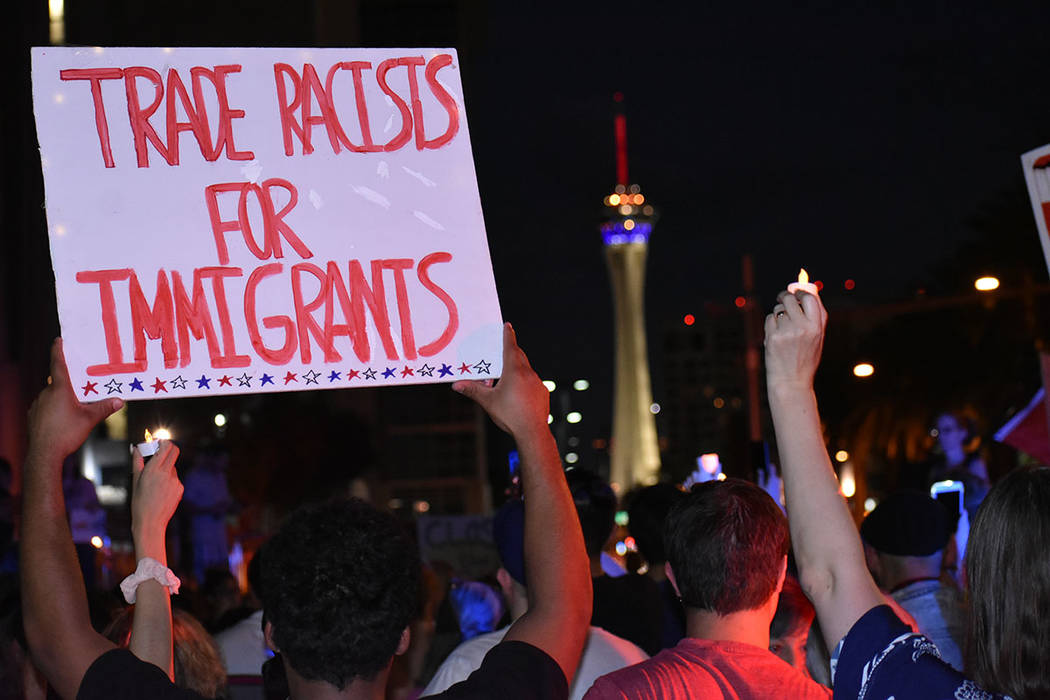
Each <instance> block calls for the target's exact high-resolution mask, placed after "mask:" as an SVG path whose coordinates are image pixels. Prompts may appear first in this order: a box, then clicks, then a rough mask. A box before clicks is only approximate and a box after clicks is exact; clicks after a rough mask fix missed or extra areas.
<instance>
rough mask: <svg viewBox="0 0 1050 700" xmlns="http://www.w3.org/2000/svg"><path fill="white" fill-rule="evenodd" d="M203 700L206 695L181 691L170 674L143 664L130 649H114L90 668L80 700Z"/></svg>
mask: <svg viewBox="0 0 1050 700" xmlns="http://www.w3.org/2000/svg"><path fill="white" fill-rule="evenodd" d="M96 698H97V700H132V699H133V698H148V699H149V700H201V698H202V696H201V695H198V694H197V693H195V692H193V691H192V690H186V689H184V688H178V687H176V686H175V684H173V683H172V682H171V681H170V680H168V675H167V674H166V673H164V671H161V670H160V669H159V668H157V667H156V666H154V665H153V664H151V663H147V662H145V661H142V660H141V659H139V658H138V657H137V656H135V655H134V654H132V653H131V652H130V651H128V650H127V649H112V650H110V651H107V652H106V653H105V654H103V655H102V656H100V657H98V658H97V659H95V662H94V663H93V664H91V666H89V667H88V670H87V673H85V674H84V678H83V680H81V681H80V690H78V691H77V700H95V699H96Z"/></svg>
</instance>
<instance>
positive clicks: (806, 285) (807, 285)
mask: <svg viewBox="0 0 1050 700" xmlns="http://www.w3.org/2000/svg"><path fill="white" fill-rule="evenodd" d="M800 290H801V291H803V292H809V293H810V294H812V295H813V296H817V292H819V291H820V290H819V289H817V285H815V284H813V283H812V282H810V281H809V273H808V272H806V268H802V269H801V270H799V271H798V282H792V283H791V284H789V285H788V291H789V292H791V293H792V294H794V293H795V292H798V291H800Z"/></svg>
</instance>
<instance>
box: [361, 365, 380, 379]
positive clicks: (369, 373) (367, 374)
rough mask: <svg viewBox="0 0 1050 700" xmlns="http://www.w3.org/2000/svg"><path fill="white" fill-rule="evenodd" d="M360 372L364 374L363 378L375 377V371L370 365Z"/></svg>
mask: <svg viewBox="0 0 1050 700" xmlns="http://www.w3.org/2000/svg"><path fill="white" fill-rule="evenodd" d="M361 374H363V375H364V377H365V379H375V378H376V371H375V370H374V369H372V368H371V367H369V368H368V369H366V370H365V371H364V372H362V373H361Z"/></svg>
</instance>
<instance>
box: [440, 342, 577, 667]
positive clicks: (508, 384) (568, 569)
mask: <svg viewBox="0 0 1050 700" xmlns="http://www.w3.org/2000/svg"><path fill="white" fill-rule="evenodd" d="M452 388H453V389H455V390H456V391H458V392H460V393H462V394H464V395H465V396H469V397H470V398H472V399H474V400H475V401H477V402H478V403H479V404H480V405H481V407H482V408H484V409H485V411H486V412H487V413H488V414H489V416H491V418H492V420H493V421H494V422H495V423H496V425H498V426H499V427H500V428H502V429H503V430H505V431H507V432H508V433H510V434H511V436H512V437H513V438H514V441H515V442H516V443H517V445H518V451H519V453H520V454H521V479H522V487H523V495H524V502H525V571H526V574H525V575H526V577H527V582H526V583H527V588H528V592H529V609H528V612H526V613H525V614H524V615H522V616H521V617H520V618H518V619H517V621H515V622H514V624H513V625H512V626H511V628H510V630H509V631H508V632H507V635H506V637H504V639H507V640H519V641H522V642H528V643H529V644H532V645H533V646H536V647H539V648H540V649H542V650H543V651H545V652H546V653H547V654H549V655H550V656H551V657H552V658H553V659H554V660H555V661H557V662H558V665H559V666H561V669H562V671H563V672H564V673H565V677H566V678H567V679H568V681H569V683H570V684H571V683H572V678H573V675H574V674H575V673H576V666H577V665H578V664H579V661H580V655H581V653H582V651H583V644H584V641H585V639H586V636H587V627H588V625H589V623H590V619H591V598H592V593H591V580H590V573H589V571H588V566H587V553H586V550H585V549H584V545H583V533H582V532H581V531H580V522H579V520H578V519H577V517H576V509H575V507H574V506H573V502H572V496H571V495H570V494H569V487H568V485H567V484H566V482H565V475H564V472H563V471H562V468H561V458H560V457H559V455H558V446H557V444H556V443H555V442H554V436H552V435H551V432H550V429H549V428H548V427H547V416H548V414H549V411H550V395H549V393H548V392H547V389H546V388H544V386H543V384H542V383H541V382H540V379H539V377H537V376H536V373H535V372H533V371H532V367H531V366H530V365H529V361H528V358H526V357H525V353H524V352H522V351H521V348H519V347H518V344H517V341H516V338H515V335H514V330H513V329H512V328H511V327H510V324H507V325H506V326H505V327H504V329H503V376H502V377H501V378H500V380H499V381H498V382H497V383H496V385H495V386H494V387H490V386H487V385H486V384H484V383H482V382H478V381H473V382H456V383H455V384H453V385H452Z"/></svg>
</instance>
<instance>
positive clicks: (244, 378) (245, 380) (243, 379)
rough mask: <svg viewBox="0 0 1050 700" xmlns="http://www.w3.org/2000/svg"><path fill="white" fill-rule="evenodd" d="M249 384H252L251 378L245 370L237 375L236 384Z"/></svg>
mask: <svg viewBox="0 0 1050 700" xmlns="http://www.w3.org/2000/svg"><path fill="white" fill-rule="evenodd" d="M251 385H252V378H251V376H250V375H249V374H248V373H247V372H244V373H243V374H241V376H239V377H237V386H251Z"/></svg>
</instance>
